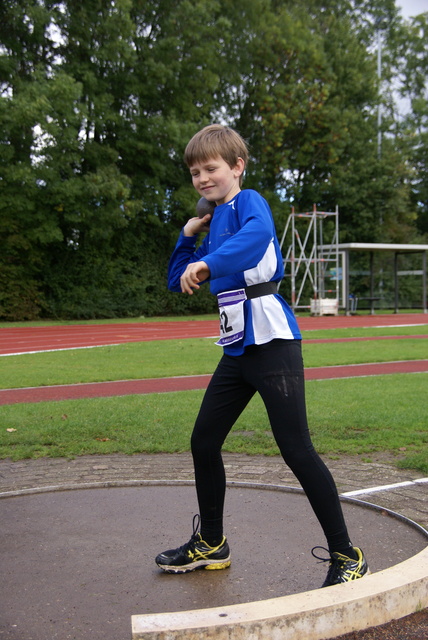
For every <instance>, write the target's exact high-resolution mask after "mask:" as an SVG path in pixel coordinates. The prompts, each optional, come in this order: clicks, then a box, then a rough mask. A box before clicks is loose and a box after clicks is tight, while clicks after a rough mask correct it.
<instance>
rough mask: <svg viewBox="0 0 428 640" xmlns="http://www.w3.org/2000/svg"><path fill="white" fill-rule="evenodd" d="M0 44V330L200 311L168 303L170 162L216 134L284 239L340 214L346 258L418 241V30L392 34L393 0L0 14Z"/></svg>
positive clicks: (183, 177) (13, 1)
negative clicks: (240, 159) (308, 218)
mask: <svg viewBox="0 0 428 640" xmlns="http://www.w3.org/2000/svg"><path fill="white" fill-rule="evenodd" d="M378 29H381V30H382V38H383V49H384V61H385V62H384V74H383V75H384V78H385V81H384V82H383V84H382V86H381V87H379V82H378V78H377V73H376V60H375V58H376V53H375V51H374V44H375V40H376V33H377V30H378ZM0 38H1V42H2V48H1V51H0V87H1V92H0V125H1V126H0V130H1V136H0V196H1V197H0V244H1V246H2V252H1V254H0V274H1V275H0V278H1V283H2V285H3V286H2V293H1V294H0V318H3V319H8V320H13V319H25V318H36V317H43V316H45V317H63V318H73V317H74V318H93V317H105V316H113V317H114V316H123V317H126V316H133V315H140V314H141V313H144V314H145V315H154V314H158V313H160V312H163V313H166V312H167V313H197V312H198V313H201V312H209V311H211V310H213V308H214V306H213V302H212V301H211V299H210V297H209V295H208V292H207V291H206V289H205V290H204V292H203V293H202V294H198V295H197V296H192V297H191V299H187V298H185V297H184V296H180V295H171V294H169V293H168V292H167V291H166V289H165V284H164V283H165V276H166V268H167V260H168V256H169V254H170V252H171V250H172V247H173V246H174V243H175V239H176V236H177V233H178V231H179V229H180V228H181V227H182V225H183V223H184V222H185V221H186V220H187V219H188V218H189V217H190V216H191V215H193V211H194V206H195V203H196V201H197V195H196V194H195V193H194V191H193V189H192V187H191V183H190V180H189V176H188V172H187V169H186V168H185V167H184V166H183V163H182V154H183V150H184V147H185V145H186V143H187V141H188V139H189V138H190V136H191V135H192V134H193V133H194V132H195V131H196V130H197V129H198V128H200V127H201V126H203V125H205V124H207V123H209V122H211V121H218V120H221V121H226V122H228V123H230V124H231V125H233V126H235V127H236V128H237V129H238V130H239V131H240V132H241V133H242V134H243V135H244V137H246V139H247V140H248V142H249V144H250V148H251V162H250V165H249V167H248V171H247V181H246V186H248V187H254V188H257V189H259V190H260V191H261V192H262V193H263V195H264V196H265V197H266V198H267V199H268V200H269V202H270V203H271V206H272V209H273V213H274V216H275V220H276V222H277V224H278V229H279V230H280V231H281V230H282V228H283V226H284V223H285V218H286V215H287V212H288V211H289V205H290V203H293V204H294V205H295V207H296V210H299V209H300V210H309V209H311V208H312V204H313V203H317V204H318V205H319V208H320V209H324V210H333V209H334V208H335V206H336V205H339V208H340V215H341V240H343V241H346V240H359V241H364V240H381V241H395V242H397V241H398V242H413V241H418V240H419V241H421V234H424V233H427V231H428V223H427V210H426V202H427V200H428V198H427V197H426V196H427V170H426V160H427V158H426V149H427V147H428V145H427V140H426V117H427V101H426V51H425V48H424V43H425V41H426V14H425V16H424V15H422V16H420V17H419V18H418V19H417V20H415V21H414V22H413V23H411V24H407V23H403V22H402V21H401V20H400V19H399V17H398V15H397V10H396V7H395V4H394V2H393V1H392V0H380V1H377V2H374V1H373V0H365V1H358V2H355V1H353V2H350V1H348V0H331V1H329V2H328V3H323V4H322V5H320V3H318V2H315V1H314V0H305V1H304V2H303V3H297V4H296V3H295V2H291V1H289V0H283V1H281V2H276V1H275V2H274V1H272V0H245V2H244V1H243V0H236V1H235V2H234V3H230V2H224V1H223V0H215V1H212V2H207V1H206V0H197V2H196V4H195V3H194V2H193V3H191V2H190V1H189V0H178V1H177V2H175V3H172V2H168V1H167V0H148V1H146V0H144V1H143V0H115V1H114V2H113V1H112V0H106V1H105V2H95V1H94V2H93V1H91V2H80V1H77V0H64V1H63V2H58V1H57V0H19V2H18V0H5V1H4V2H3V3H2V4H1V7H0ZM397 78H401V79H402V84H401V85H400V90H401V92H402V94H403V96H405V97H406V98H408V99H409V100H410V104H411V112H410V114H409V116H408V117H407V118H406V119H405V120H400V121H398V120H397V114H396V109H395V107H394V103H393V101H392V98H391V95H392V93H391V92H392V90H391V89H390V87H392V86H393V80H394V79H395V80H396V79H397ZM379 89H381V91H380V92H379ZM379 100H380V101H381V102H382V108H383V113H384V116H383V122H382V127H383V142H382V154H381V155H379V153H378V146H377V108H378V103H379ZM380 221H382V224H379V222H380Z"/></svg>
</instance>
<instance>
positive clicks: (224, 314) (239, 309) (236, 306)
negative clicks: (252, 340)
mask: <svg viewBox="0 0 428 640" xmlns="http://www.w3.org/2000/svg"><path fill="white" fill-rule="evenodd" d="M246 299H247V296H246V294H245V290H244V289H237V290H236V291H225V292H224V293H219V294H218V296H217V300H218V308H219V313H220V339H219V340H218V341H217V342H216V344H218V345H219V346H220V347H226V346H227V345H229V344H232V343H233V342H237V341H238V340H242V338H243V337H244V325H245V323H244V302H245V300H246Z"/></svg>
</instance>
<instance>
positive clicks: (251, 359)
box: [156, 125, 368, 586]
mask: <svg viewBox="0 0 428 640" xmlns="http://www.w3.org/2000/svg"><path fill="white" fill-rule="evenodd" d="M184 160H185V162H186V164H187V166H188V167H189V169H190V173H191V176H192V181H193V186H194V187H195V189H196V191H197V192H198V193H199V195H200V196H204V197H205V198H206V199H207V200H209V201H214V202H215V203H216V207H215V210H214V214H213V215H212V216H211V215H210V214H207V215H205V216H204V217H203V218H201V219H200V218H198V217H195V218H191V219H190V220H189V221H188V222H187V224H186V225H185V226H184V228H183V230H182V232H181V234H180V237H179V239H178V242H177V245H176V247H175V250H174V252H173V254H172V257H171V260H170V264H169V271H168V287H169V288H170V289H171V290H172V291H182V292H183V293H187V294H189V295H193V293H194V291H196V290H198V289H199V287H200V286H201V284H202V283H203V282H205V281H207V280H209V282H210V288H211V292H212V293H213V294H215V295H217V298H218V303H219V312H220V339H219V341H218V343H217V344H219V345H220V346H222V347H223V356H222V358H221V360H220V362H219V364H218V367H217V369H216V371H215V373H214V375H213V377H212V379H211V382H210V383H209V385H208V388H207V390H206V392H205V396H204V399H203V401H202V405H201V408H200V411H199V415H198V417H197V419H196V423H195V426H194V430H193V433H192V439H191V449H192V456H193V462H194V469H195V481H196V491H197V498H198V503H199V513H200V517H199V516H195V518H194V522H193V535H192V537H191V539H190V540H189V542H188V543H187V544H185V545H183V546H181V547H178V548H177V549H170V550H168V551H165V552H163V553H160V554H159V555H158V556H157V557H156V563H157V564H158V566H159V567H160V568H161V569H163V570H164V571H167V572H170V573H185V572H187V571H193V570H194V569H198V568H202V567H203V568H205V569H224V568H226V567H228V566H230V550H229V545H228V543H227V540H226V538H225V536H224V535H223V506H224V497H225V490H226V478H225V471H224V466H223V461H222V457H221V448H222V445H223V442H224V440H225V439H226V436H227V435H228V433H229V431H230V430H231V428H232V426H233V424H234V423H235V421H236V420H237V418H238V417H239V415H240V414H241V413H242V411H243V410H244V408H245V407H246V405H247V404H248V402H249V401H250V399H251V398H252V396H253V395H254V394H255V393H256V392H258V393H260V395H261V397H262V399H263V402H264V404H265V406H266V409H267V413H268V416H269V421H270V424H271V428H272V431H273V434H274V437H275V440H276V442H277V444H278V447H279V450H280V452H281V455H282V457H283V458H284V460H285V462H286V463H287V464H288V466H289V467H290V468H291V470H292V471H293V473H294V474H295V475H296V477H297V478H298V480H299V481H300V483H301V485H302V487H303V489H304V490H305V493H306V495H307V497H308V499H309V501H310V503H311V505H312V508H313V510H314V512H315V514H316V516H317V518H318V520H319V522H320V524H321V526H322V528H323V531H324V534H325V536H326V539H327V544H328V557H327V558H321V559H325V560H327V561H329V563H330V564H329V571H328V575H327V578H326V580H325V581H324V584H323V586H329V585H332V584H338V583H341V582H348V581H350V580H355V579H356V578H360V577H362V576H363V575H364V574H366V573H367V572H368V566H367V562H366V560H365V558H364V555H363V553H362V551H361V549H359V548H358V547H353V546H352V543H351V542H350V539H349V536H348V532H347V528H346V524H345V521H344V518H343V513H342V509H341V505H340V501H339V497H338V494H337V489H336V486H335V483H334V480H333V478H332V476H331V474H330V472H329V471H328V469H327V467H326V466H325V465H324V463H323V462H322V460H321V458H320V457H319V456H318V454H317V453H316V451H315V449H314V447H313V445H312V442H311V438H310V435H309V430H308V426H307V419H306V408H305V396H304V378H303V362H302V356H301V335H300V332H299V328H298V326H297V322H296V319H295V317H294V314H293V312H292V310H291V309H290V307H289V306H288V305H287V303H286V302H285V300H283V298H282V297H281V296H280V295H278V293H277V288H278V283H279V282H280V280H281V279H282V277H283V260H282V256H281V251H280V248H279V243H278V240H277V237H276V232H275V227H274V222H273V218H272V214H271V211H270V209H269V206H268V204H267V202H266V201H265V200H264V199H263V198H262V197H261V196H260V195H259V194H258V193H257V192H256V191H253V190H251V189H246V190H243V191H241V185H242V177H243V173H244V170H245V167H246V164H247V161H248V150H247V147H246V144H245V142H244V140H243V139H242V138H241V136H240V135H239V134H238V133H237V132H236V131H234V130H233V129H230V128H229V127H225V126H222V125H211V126H208V127H205V128H204V129H202V130H201V131H199V133H197V134H196V135H195V136H193V138H192V139H191V140H190V142H189V144H188V145H187V147H186V150H185V155H184ZM206 231H208V233H207V235H206V236H205V239H204V241H203V242H202V244H201V246H200V247H199V248H198V249H196V248H195V247H196V240H197V236H198V234H199V233H200V232H206ZM199 523H200V531H199ZM313 551H314V550H313ZM313 551H312V552H313ZM326 551H327V550H326ZM314 555H315V554H314ZM315 557H318V556H315Z"/></svg>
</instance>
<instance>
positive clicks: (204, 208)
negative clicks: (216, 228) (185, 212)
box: [196, 198, 216, 218]
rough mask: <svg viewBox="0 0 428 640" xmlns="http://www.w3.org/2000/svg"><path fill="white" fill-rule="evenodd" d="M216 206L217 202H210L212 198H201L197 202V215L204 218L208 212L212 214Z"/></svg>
mask: <svg viewBox="0 0 428 640" xmlns="http://www.w3.org/2000/svg"><path fill="white" fill-rule="evenodd" d="M215 206H216V204H215V202H210V200H207V199H206V198H201V199H200V200H198V202H197V204H196V215H197V216H198V218H203V217H204V216H206V215H207V213H210V214H211V215H212V214H213V213H214V209H215Z"/></svg>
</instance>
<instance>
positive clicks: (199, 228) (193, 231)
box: [183, 213, 212, 238]
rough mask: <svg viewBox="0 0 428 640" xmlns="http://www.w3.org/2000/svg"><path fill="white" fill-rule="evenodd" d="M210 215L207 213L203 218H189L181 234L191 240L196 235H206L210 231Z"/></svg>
mask: <svg viewBox="0 0 428 640" xmlns="http://www.w3.org/2000/svg"><path fill="white" fill-rule="evenodd" d="M211 218H212V215H211V214H210V213H207V215H206V216H204V217H203V218H198V217H196V218H190V220H188V221H187V222H186V224H185V225H184V227H183V234H184V235H185V236H186V237H188V238H191V237H192V236H196V235H197V234H198V233H207V232H208V231H209V230H210V222H211Z"/></svg>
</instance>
